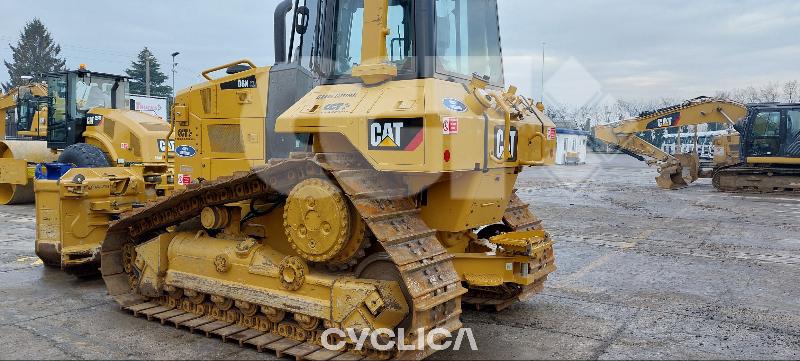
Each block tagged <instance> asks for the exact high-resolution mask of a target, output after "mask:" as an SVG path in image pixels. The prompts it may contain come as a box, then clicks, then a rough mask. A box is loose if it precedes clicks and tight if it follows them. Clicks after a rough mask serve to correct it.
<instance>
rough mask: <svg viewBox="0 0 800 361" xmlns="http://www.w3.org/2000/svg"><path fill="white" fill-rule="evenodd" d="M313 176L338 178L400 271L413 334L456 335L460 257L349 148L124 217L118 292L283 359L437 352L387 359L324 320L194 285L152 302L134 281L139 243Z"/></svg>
mask: <svg viewBox="0 0 800 361" xmlns="http://www.w3.org/2000/svg"><path fill="white" fill-rule="evenodd" d="M310 177H327V178H332V179H335V180H336V181H337V183H338V184H339V185H340V186H341V187H342V188H343V189H344V191H345V193H346V194H347V195H348V197H349V198H350V200H351V201H352V203H353V205H354V206H355V208H356V209H357V211H358V212H359V213H360V215H361V217H362V218H363V219H364V221H365V222H366V223H367V225H368V226H369V228H370V230H371V231H372V234H373V235H374V237H375V238H376V240H377V241H378V242H379V243H380V244H381V245H382V246H383V249H384V250H385V252H386V253H387V254H388V259H389V260H390V261H391V262H392V263H393V265H394V267H396V269H397V270H398V271H399V273H400V275H401V279H402V282H403V285H402V286H403V288H404V290H405V291H406V292H407V297H409V298H410V299H408V300H407V301H408V302H409V309H410V310H409V313H410V316H409V317H408V318H407V319H408V321H407V324H406V330H407V331H408V337H407V338H406V339H407V340H416V338H417V333H418V332H419V330H424V331H425V332H427V331H429V330H431V329H433V328H443V329H447V330H449V331H451V332H453V331H456V330H458V329H459V328H461V327H462V324H461V321H460V314H461V303H460V297H461V295H463V294H464V293H466V290H465V289H464V288H463V287H462V286H461V282H460V279H459V277H458V274H457V273H456V271H455V267H454V265H453V263H452V257H453V256H452V255H450V254H448V253H447V251H446V250H445V249H444V247H443V246H442V245H441V244H440V243H439V241H438V240H437V238H436V235H435V231H434V230H432V229H430V228H429V227H427V225H426V224H425V222H424V221H423V220H422V218H421V217H420V210H419V209H418V207H417V205H416V203H415V202H414V201H413V199H411V198H410V197H409V195H408V194H407V191H406V188H405V187H404V186H403V183H402V182H401V181H400V179H398V178H395V177H392V175H391V174H387V173H381V172H378V171H376V170H374V169H372V168H371V167H370V166H369V164H368V163H367V162H366V161H364V160H363V158H360V157H358V156H354V155H349V154H296V155H293V156H292V158H291V159H286V160H272V161H270V163H269V164H268V165H265V166H262V167H258V168H255V169H254V170H252V171H250V172H242V173H237V174H235V175H234V176H232V177H229V178H225V179H219V180H217V181H213V182H206V183H203V184H200V185H196V186H193V187H191V188H189V189H187V190H185V191H181V192H176V193H175V194H173V195H172V196H170V197H169V198H167V199H164V200H162V201H159V202H157V203H151V204H148V205H147V206H145V207H144V208H141V209H136V210H133V211H131V212H128V213H126V214H124V215H123V217H122V218H121V219H120V220H119V221H117V222H115V223H114V224H112V225H111V227H110V228H109V231H108V236H107V238H106V241H105V242H104V243H103V251H102V273H103V278H104V280H105V282H106V286H107V288H108V292H109V294H110V295H111V296H112V297H113V298H114V299H115V300H116V301H117V303H119V305H120V306H121V307H122V308H123V309H126V310H128V311H130V312H132V313H133V314H134V315H135V316H146V317H147V318H148V319H149V320H156V321H160V322H162V323H171V324H174V325H175V326H176V327H182V328H186V329H189V330H190V331H192V332H194V331H199V332H201V333H204V334H205V335H206V336H211V335H217V336H220V337H221V338H222V339H223V341H227V340H233V341H236V342H238V343H239V344H240V345H252V346H255V347H256V349H257V350H258V351H259V352H261V351H264V350H274V351H275V352H276V354H277V355H278V356H282V355H284V354H285V355H292V356H295V357H297V358H298V359H300V358H304V359H309V360H329V359H353V360H355V359H360V358H361V357H371V358H372V357H379V358H393V357H397V358H403V359H423V358H425V357H427V356H429V355H430V354H431V353H432V352H433V350H431V349H425V350H421V351H403V353H397V352H392V353H389V354H387V353H382V354H377V355H376V354H367V353H364V352H356V351H350V352H336V351H330V350H326V349H323V348H322V347H321V346H320V345H319V343H320V341H319V340H320V337H319V336H320V334H321V332H322V328H321V325H320V326H319V327H318V328H317V329H316V330H312V331H308V330H304V329H303V328H302V327H298V325H297V324H295V323H293V322H292V321H285V320H271V319H270V318H269V317H268V315H266V316H265V315H261V314H258V312H257V310H258V308H256V311H255V312H252V311H251V310H250V309H248V308H244V309H242V308H238V307H231V306H230V304H232V303H236V301H238V300H230V301H231V302H225V303H226V304H227V305H226V306H222V307H221V306H220V304H219V303H212V302H207V300H208V298H209V297H206V296H212V297H211V299H212V301H213V295H203V294H201V293H199V292H195V291H194V290H181V292H175V293H174V294H173V293H170V294H168V295H166V296H163V297H159V298H149V297H144V296H143V295H141V294H140V293H139V292H138V289H134V287H133V286H132V285H133V284H135V281H136V277H137V274H136V269H135V267H132V265H131V260H132V259H133V258H135V256H133V254H134V252H135V250H134V249H135V248H134V247H133V246H134V245H138V244H141V243H143V242H147V241H149V240H150V239H152V238H154V237H156V236H158V235H159V234H162V233H165V232H167V228H168V227H180V225H181V224H182V223H183V222H187V221H189V220H192V219H193V218H195V217H197V216H198V215H199V214H200V212H201V211H202V210H203V208H205V207H209V206H222V205H225V204H230V203H235V202H240V201H244V200H248V199H256V198H262V199H263V198H267V197H270V196H273V197H274V196H280V195H285V194H288V193H289V191H290V190H291V189H292V187H293V186H294V185H295V184H297V183H299V182H300V181H302V180H304V179H307V178H310ZM237 304H238V303H237ZM280 311H284V312H289V311H291V310H280Z"/></svg>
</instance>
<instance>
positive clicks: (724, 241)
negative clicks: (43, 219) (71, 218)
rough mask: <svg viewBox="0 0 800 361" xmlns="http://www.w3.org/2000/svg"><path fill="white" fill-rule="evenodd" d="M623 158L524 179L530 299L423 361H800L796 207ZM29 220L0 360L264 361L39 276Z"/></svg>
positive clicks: (5, 238)
mask: <svg viewBox="0 0 800 361" xmlns="http://www.w3.org/2000/svg"><path fill="white" fill-rule="evenodd" d="M654 176H655V171H654V170H653V169H649V168H647V167H646V166H645V165H643V164H642V163H639V162H637V161H635V160H633V159H630V158H628V157H626V156H608V155H591V156H590V164H589V165H584V166H577V167H548V168H537V169H532V170H529V171H526V172H525V173H523V174H522V176H521V179H520V181H519V182H518V186H519V188H520V191H519V193H520V195H521V196H522V197H523V199H525V200H527V201H529V202H531V203H532V204H533V205H534V208H535V211H536V213H537V214H538V215H539V216H540V217H541V218H542V219H543V220H544V224H545V226H546V228H547V229H548V230H549V231H550V232H551V233H552V235H553V238H554V239H555V240H556V241H557V244H556V257H557V265H558V267H559V269H558V271H557V272H556V273H555V274H554V275H553V276H552V277H551V279H550V280H549V281H548V283H547V287H546V289H545V290H544V292H543V293H541V294H539V295H537V296H535V297H533V298H532V299H530V300H528V301H526V302H524V303H520V304H517V305H515V306H512V307H511V308H509V309H507V310H505V311H504V312H501V313H493V312H488V313H487V312H478V311H474V310H465V312H464V315H463V316H462V320H463V321H464V324H465V326H466V327H470V328H472V330H473V333H474V335H475V337H476V339H477V345H478V347H479V350H478V351H468V350H464V349H462V350H460V351H446V352H441V353H438V354H435V355H434V357H433V358H434V359H517V358H522V359H687V358H688V359H798V358H800V301H799V300H800V285H798V279H800V236H799V235H800V224H799V223H798V220H800V197H797V196H791V195H732V194H722V193H717V192H716V191H714V189H713V188H712V187H711V184H710V182H708V181H703V180H701V181H700V182H699V183H697V184H695V185H693V186H692V187H690V188H687V189H683V190H680V191H663V190H659V189H658V188H656V186H655V181H654V180H653V177H654ZM34 222H35V218H34V210H33V206H0V335H2V342H0V359H63V358H81V359H109V358H112V359H131V358H132V359H142V358H147V359H271V358H274V356H273V355H270V354H258V353H256V352H255V351H254V350H252V349H247V348H245V349H241V348H239V347H238V346H236V345H233V344H223V343H222V342H221V341H220V340H218V339H207V338H205V337H201V336H198V335H191V334H189V333H188V332H187V331H183V330H176V329H175V328H173V327H167V326H161V325H160V324H158V323H154V322H148V321H146V320H143V319H137V318H133V317H132V316H130V315H128V314H127V313H125V312H122V311H120V310H119V309H118V308H117V306H116V305H115V303H114V302H113V301H111V300H110V299H109V298H108V297H107V296H106V295H105V289H104V285H103V282H102V281H101V280H88V281H87V280H78V279H75V278H73V277H71V276H67V275H65V274H62V273H61V272H59V271H57V270H51V269H47V268H45V267H43V266H42V264H41V262H39V261H38V260H37V258H36V256H35V255H34V253H33V242H34V234H35V224H34Z"/></svg>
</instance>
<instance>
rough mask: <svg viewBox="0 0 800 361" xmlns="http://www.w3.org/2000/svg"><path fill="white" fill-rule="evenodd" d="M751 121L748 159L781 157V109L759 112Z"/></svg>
mask: <svg viewBox="0 0 800 361" xmlns="http://www.w3.org/2000/svg"><path fill="white" fill-rule="evenodd" d="M751 119H753V120H752V122H751V123H750V127H749V128H750V129H749V131H748V133H750V136H749V138H750V139H749V141H748V142H747V156H748V157H778V156H780V155H781V150H782V147H781V144H782V143H783V137H782V136H781V128H782V127H781V124H782V123H783V119H784V116H783V112H781V111H780V110H779V109H764V110H759V111H758V113H756V114H755V115H754V116H753V117H752V118H751Z"/></svg>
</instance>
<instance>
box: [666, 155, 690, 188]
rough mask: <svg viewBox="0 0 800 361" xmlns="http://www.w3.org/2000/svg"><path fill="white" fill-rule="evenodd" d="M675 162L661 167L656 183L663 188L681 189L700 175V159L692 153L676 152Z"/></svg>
mask: <svg viewBox="0 0 800 361" xmlns="http://www.w3.org/2000/svg"><path fill="white" fill-rule="evenodd" d="M675 160H676V161H677V163H676V164H672V165H668V166H664V167H662V168H661V174H659V176H658V177H656V183H657V184H658V186H659V187H660V188H663V189H673V190H674V189H681V188H686V187H688V186H689V184H692V183H694V182H695V181H697V179H699V177H700V159H699V158H698V157H697V155H694V154H676V155H675Z"/></svg>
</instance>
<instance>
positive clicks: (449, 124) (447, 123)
mask: <svg viewBox="0 0 800 361" xmlns="http://www.w3.org/2000/svg"><path fill="white" fill-rule="evenodd" d="M442 134H444V135H451V134H458V118H456V117H445V118H442Z"/></svg>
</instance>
